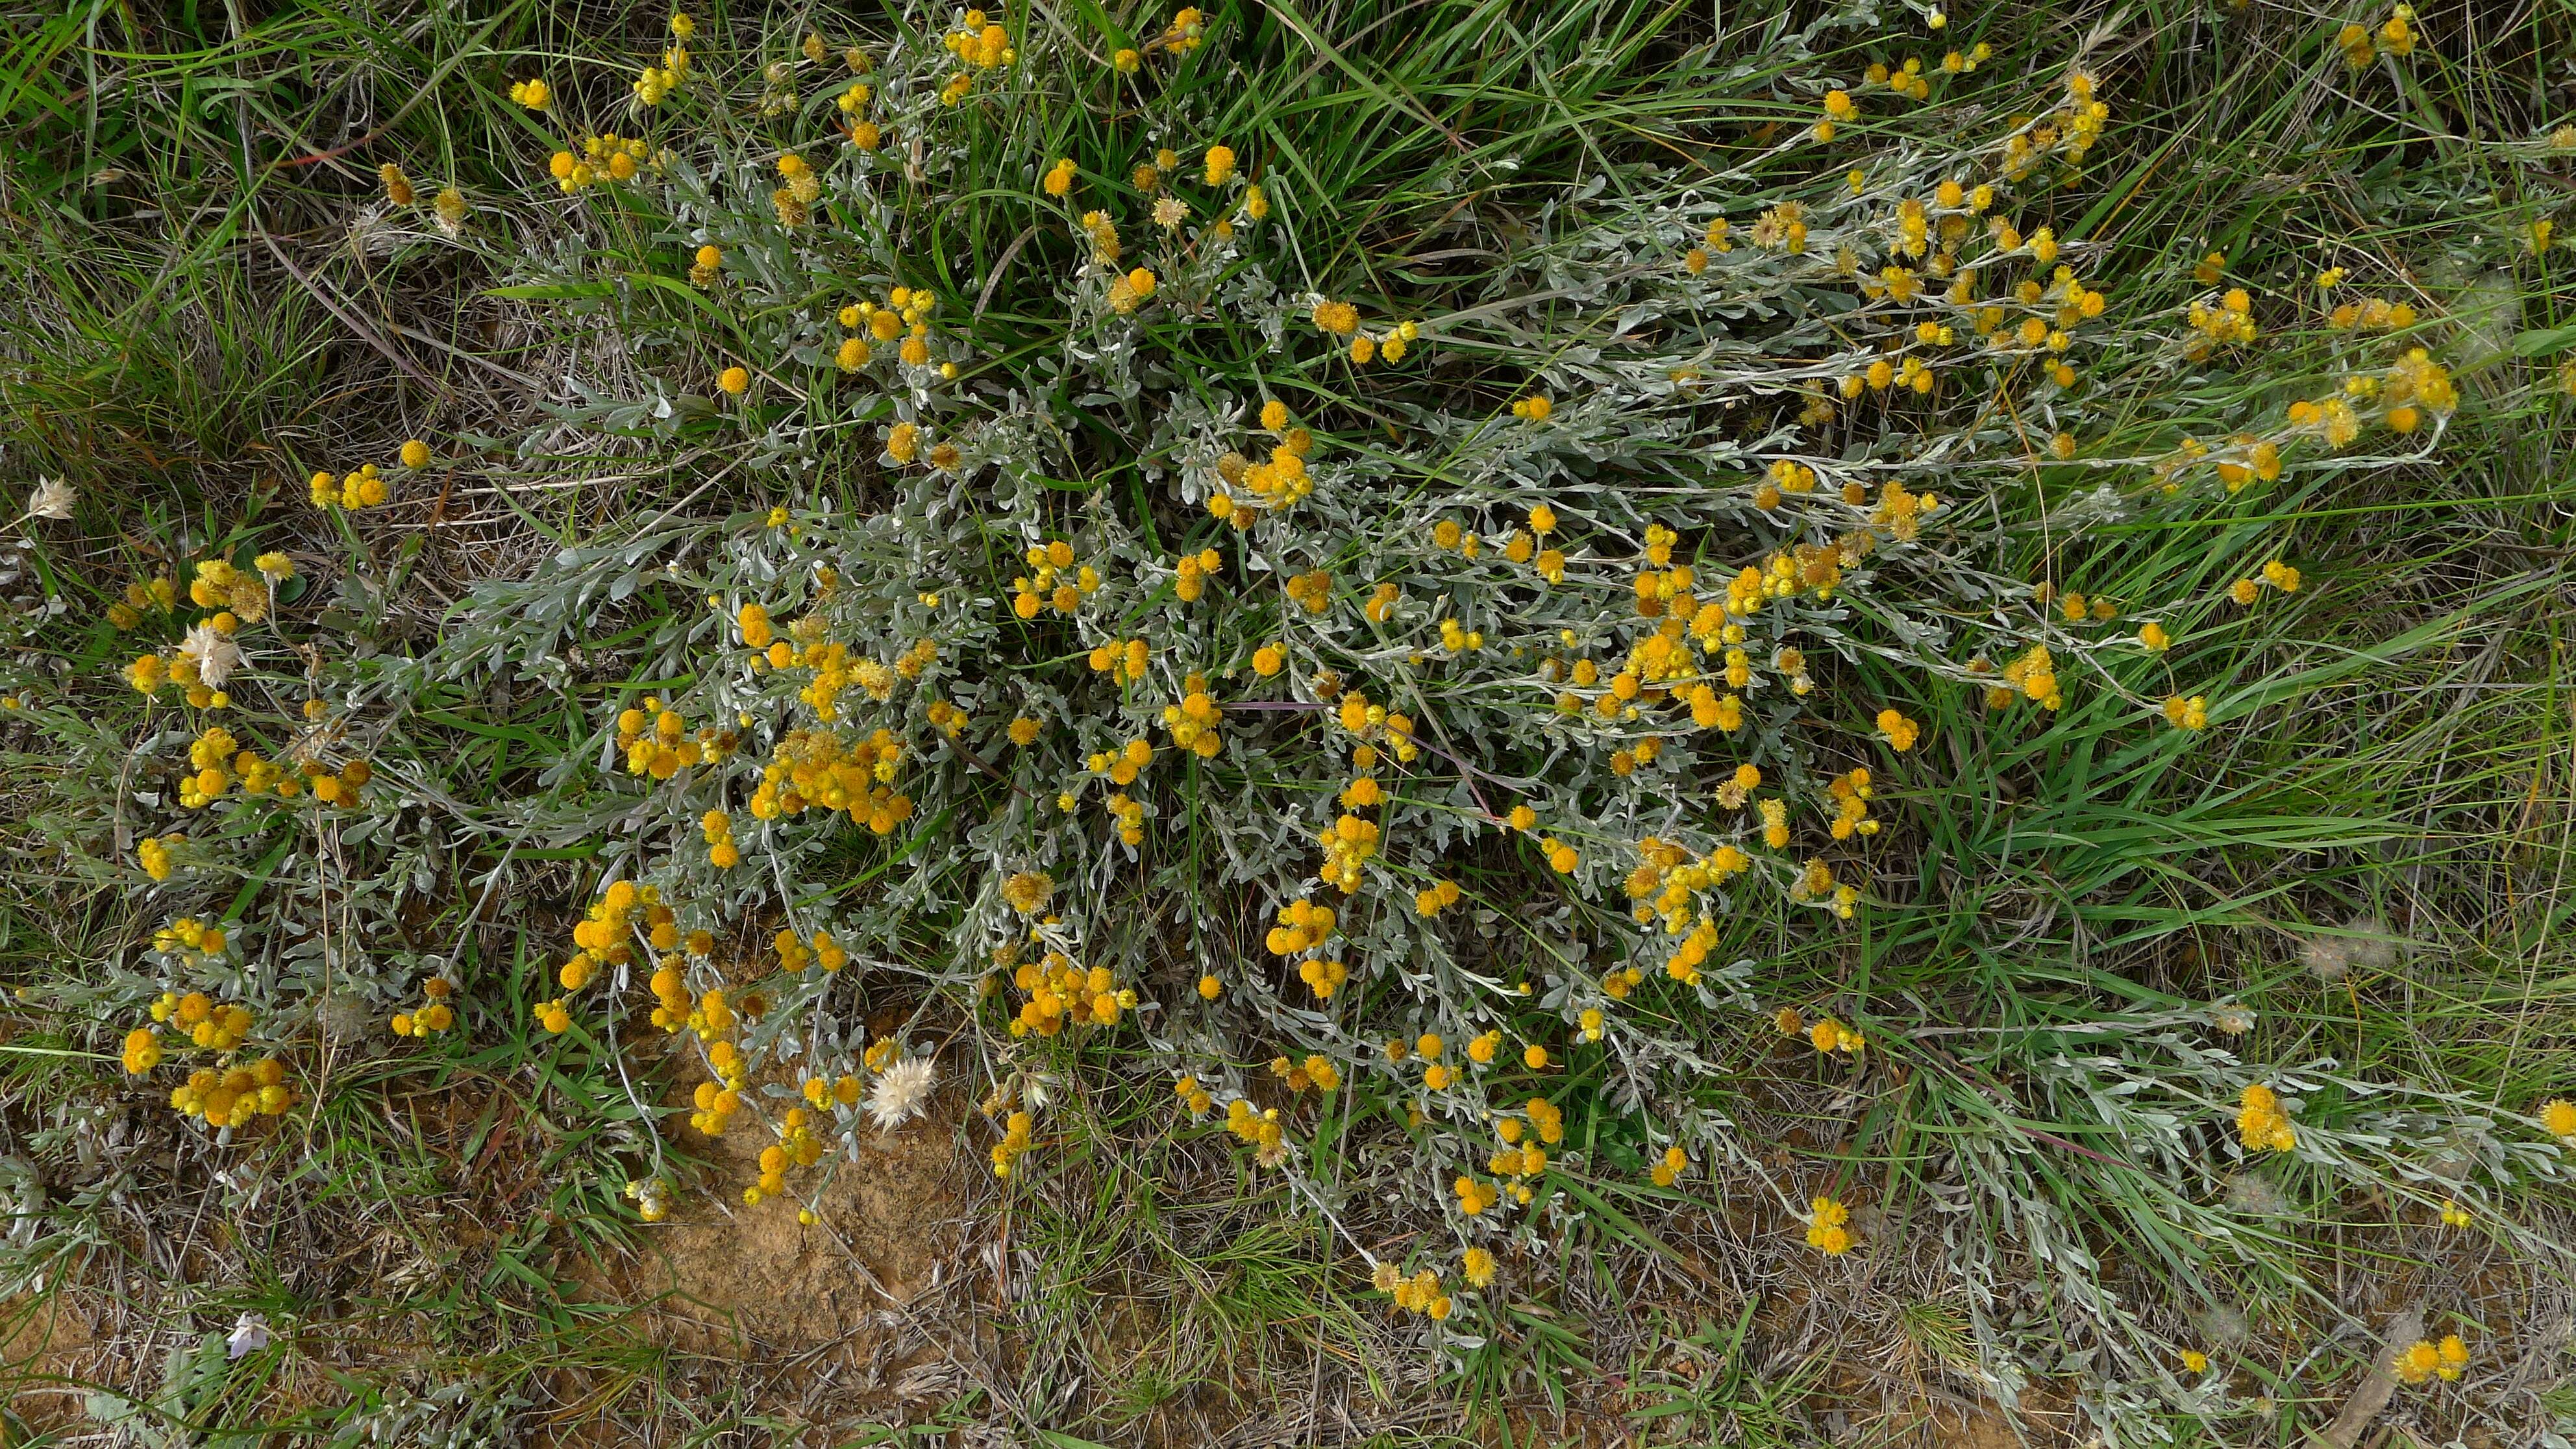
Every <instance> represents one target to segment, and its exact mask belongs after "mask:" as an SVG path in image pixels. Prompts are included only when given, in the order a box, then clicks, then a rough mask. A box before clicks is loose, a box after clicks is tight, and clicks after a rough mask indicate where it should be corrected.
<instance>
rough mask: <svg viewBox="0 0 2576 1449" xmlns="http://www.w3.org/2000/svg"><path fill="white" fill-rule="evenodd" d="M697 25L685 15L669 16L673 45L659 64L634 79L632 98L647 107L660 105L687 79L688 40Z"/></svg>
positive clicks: (695, 30) (666, 49)
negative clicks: (633, 96)
mask: <svg viewBox="0 0 2576 1449" xmlns="http://www.w3.org/2000/svg"><path fill="white" fill-rule="evenodd" d="M697 28H698V24H697V22H696V21H694V20H692V19H690V18H689V17H688V16H687V15H686V14H679V15H674V16H672V17H671V39H672V41H673V43H672V44H671V45H670V46H668V47H666V48H664V50H663V51H662V63H661V64H660V65H658V66H654V65H648V66H646V67H644V70H643V72H642V74H640V75H638V76H636V77H635V99H636V100H637V101H639V102H641V103H642V104H643V105H644V106H645V107H646V108H648V109H649V108H651V107H654V106H658V105H660V104H662V101H663V99H664V98H665V97H667V96H669V95H670V94H671V92H673V91H675V90H678V89H679V88H680V86H681V83H682V82H684V81H686V80H687V79H688V78H689V47H688V44H687V42H688V39H689V37H690V36H691V35H693V34H696V33H697Z"/></svg>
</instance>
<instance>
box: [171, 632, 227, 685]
mask: <svg viewBox="0 0 2576 1449" xmlns="http://www.w3.org/2000/svg"><path fill="white" fill-rule="evenodd" d="M179 654H180V657H181V658H184V659H190V660H193V661H195V662H196V666H197V678H198V679H199V680H201V681H202V682H203V683H204V684H205V686H206V687H207V688H208V689H221V688H223V687H224V681H225V680H227V679H230V678H232V675H233V670H235V669H237V668H239V667H240V665H241V661H242V652H241V646H240V645H238V644H235V643H234V642H233V641H232V636H231V635H229V634H225V633H223V632H221V631H220V630H218V629H216V628H215V626H214V625H213V624H212V623H199V624H197V625H195V626H193V627H191V628H190V629H189V630H188V637H187V638H185V639H182V640H180V641H179Z"/></svg>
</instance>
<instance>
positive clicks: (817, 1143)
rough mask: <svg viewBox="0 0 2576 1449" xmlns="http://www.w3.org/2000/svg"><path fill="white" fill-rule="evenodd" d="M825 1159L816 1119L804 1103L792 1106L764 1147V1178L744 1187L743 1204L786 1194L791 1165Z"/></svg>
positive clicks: (761, 1157)
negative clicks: (776, 1136) (774, 1138)
mask: <svg viewBox="0 0 2576 1449" xmlns="http://www.w3.org/2000/svg"><path fill="white" fill-rule="evenodd" d="M809 1085H810V1084H809ZM853 1085H854V1086H855V1083H853ZM822 1160H823V1139H822V1138H820V1137H817V1136H815V1135H814V1130H813V1123H812V1119H811V1118H809V1117H807V1116H806V1114H805V1109H804V1108H802V1107H790V1108H788V1109H787V1112H786V1115H785V1116H783V1117H782V1118H780V1119H779V1128H778V1140H777V1141H776V1142H773V1143H771V1144H770V1145H768V1146H767V1147H764V1148H762V1149H760V1180H759V1181H758V1182H756V1183H753V1184H752V1185H751V1186H749V1187H746V1188H744V1189H743V1190H742V1203H743V1206H745V1207H758V1206H760V1204H761V1203H762V1202H763V1201H765V1200H767V1199H769V1198H773V1197H779V1196H782V1195H784V1194H785V1193H786V1191H787V1169H789V1168H790V1167H812V1166H813V1165H814V1164H815V1163H817V1162H820V1161H822Z"/></svg>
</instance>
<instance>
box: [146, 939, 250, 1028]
mask: <svg viewBox="0 0 2576 1449" xmlns="http://www.w3.org/2000/svg"><path fill="white" fill-rule="evenodd" d="M224 946H225V936H224V930H223V927H221V926H211V925H208V924H206V923H205V922H204V921H200V920H198V919H197V918H196V917H194V916H181V917H180V918H179V919H177V920H175V921H172V922H171V923H170V924H168V925H166V926H163V927H162V928H161V929H159V930H157V931H154V932H153V933H152V949H153V950H155V951H161V952H165V953H168V954H170V955H187V954H193V955H197V956H202V957H205V958H208V959H210V960H211V959H212V958H214V957H217V956H221V955H223V954H224ZM163 1001H164V1003H165V1004H166V1005H167V1006H169V1007H170V1009H172V1010H178V1009H179V1007H180V1002H179V1001H178V1000H177V999H176V998H173V997H170V996H169V995H168V994H167V993H164V994H163ZM225 1009H226V1010H228V1011H230V1010H239V1009H240V1008H237V1007H227V1008H225ZM205 1011H206V1007H205V998H203V997H192V998H190V1002H189V1007H188V1010H187V1011H186V1012H185V1013H183V1014H182V1016H181V1018H180V1019H181V1020H182V1021H185V1022H190V1023H194V1022H198V1021H203V1020H205V1019H206V1016H205ZM155 1016H156V1018H159V1019H167V1018H166V1015H165V1014H163V1013H160V1012H156V1013H155ZM197 1045H199V1046H205V1045H207V1043H205V1042H199V1043H197Z"/></svg>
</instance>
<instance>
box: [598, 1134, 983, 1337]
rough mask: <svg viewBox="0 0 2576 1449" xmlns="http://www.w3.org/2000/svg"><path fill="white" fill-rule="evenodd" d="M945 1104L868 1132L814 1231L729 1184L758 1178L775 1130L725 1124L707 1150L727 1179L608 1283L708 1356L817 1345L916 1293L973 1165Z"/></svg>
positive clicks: (688, 1199) (689, 1205) (934, 1265)
mask: <svg viewBox="0 0 2576 1449" xmlns="http://www.w3.org/2000/svg"><path fill="white" fill-rule="evenodd" d="M946 1105H947V1106H948V1108H949V1110H947V1111H945V1112H934V1113H933V1115H931V1116H930V1117H928V1118H926V1119H921V1120H916V1121H914V1122H910V1123H907V1124H905V1125H904V1126H903V1127H902V1128H900V1129H898V1130H897V1131H895V1132H893V1133H889V1134H879V1133H877V1132H875V1131H873V1130H872V1129H862V1130H861V1132H860V1136H859V1160H858V1161H857V1162H854V1163H853V1162H843V1163H840V1164H839V1165H838V1166H837V1167H836V1168H834V1170H833V1176H832V1181H831V1185H830V1186H829V1187H827V1188H825V1189H823V1190H822V1191H821V1192H820V1193H818V1194H816V1195H814V1196H813V1197H812V1198H811V1204H812V1206H813V1208H814V1211H815V1213H816V1215H817V1216H818V1217H819V1218H820V1219H821V1221H820V1222H818V1223H817V1224H815V1225H814V1226H812V1227H807V1226H803V1225H801V1224H800V1223H799V1222H798V1221H797V1215H796V1213H797V1209H796V1204H795V1203H792V1202H784V1201H772V1202H766V1203H762V1204H761V1205H760V1206H758V1207H744V1206H743V1205H742V1204H741V1202H740V1201H739V1199H738V1198H734V1197H732V1196H731V1195H730V1193H731V1191H732V1189H731V1187H730V1184H736V1183H742V1182H748V1181H750V1180H751V1179H753V1178H754V1177H757V1176H758V1175H759V1166H758V1159H759V1156H760V1149H761V1148H762V1147H763V1146H765V1145H767V1140H766V1138H765V1137H763V1136H762V1135H760V1134H758V1133H756V1132H754V1131H746V1130H740V1129H737V1130H736V1131H733V1132H729V1133H727V1134H726V1135H725V1136H724V1137H722V1138H720V1139H717V1141H715V1142H714V1143H712V1144H710V1146H709V1148H708V1152H709V1155H710V1156H711V1157H712V1158H713V1159H714V1160H715V1162H716V1163H717V1164H719V1167H718V1174H717V1175H718V1177H719V1179H720V1181H721V1182H722V1183H724V1184H727V1185H728V1186H725V1187H720V1188H718V1190H717V1191H716V1192H710V1193H706V1194H700V1195H689V1196H684V1198H683V1201H682V1205H681V1206H680V1207H679V1208H677V1209H676V1210H675V1211H674V1212H673V1214H672V1217H671V1220H670V1221H669V1222H667V1223H664V1224H663V1225H662V1226H661V1227H659V1228H658V1229H655V1230H653V1231H651V1232H650V1233H648V1234H647V1235H646V1242H647V1245H648V1246H647V1252H648V1253H649V1254H651V1256H649V1257H648V1258H646V1259H645V1260H644V1261H642V1262H640V1263H634V1264H627V1265H611V1268H610V1271H609V1273H608V1274H607V1275H606V1278H607V1281H606V1286H610V1287H612V1288H614V1289H615V1290H616V1291H617V1294H618V1297H619V1300H620V1301H623V1302H628V1303H636V1304H647V1303H649V1304H651V1306H652V1311H653V1312H654V1314H655V1315H656V1316H657V1317H658V1318H659V1319H660V1320H661V1321H662V1322H664V1323H666V1324H668V1325H669V1326H670V1327H671V1328H672V1329H673V1331H674V1333H675V1334H676V1335H677V1336H676V1337H675V1338H674V1339H673V1346H675V1347H682V1348H686V1349H688V1350H690V1351H692V1352H700V1353H722V1352H729V1351H730V1352H742V1353H749V1352H760V1351H782V1350H783V1351H787V1352H799V1351H803V1350H808V1349H812V1348H814V1347H816V1346H818V1345H821V1344H826V1343H831V1342H834V1341H835V1340H838V1339H842V1338H844V1337H846V1336H848V1335H849V1334H850V1333H851V1332H852V1331H853V1329H854V1327H856V1326H859V1325H864V1324H865V1323H867V1322H868V1320H869V1319H870V1318H871V1317H872V1316H874V1315H877V1314H878V1313H879V1312H880V1311H881V1310H886V1309H893V1308H901V1307H903V1306H905V1305H907V1304H909V1303H911V1302H912V1301H913V1299H914V1298H915V1297H917V1296H918V1295H919V1294H920V1293H921V1292H922V1291H923V1290H924V1289H925V1288H927V1287H928V1286H930V1283H931V1281H932V1275H933V1273H934V1272H936V1271H937V1270H938V1268H939V1267H940V1266H941V1253H940V1249H939V1248H938V1246H937V1245H936V1241H935V1238H936V1234H935V1231H934V1230H935V1229H936V1228H937V1227H938V1226H939V1225H940V1224H942V1223H945V1222H947V1221H949V1220H950V1219H952V1218H954V1217H955V1216H956V1215H957V1212H958V1211H959V1209H960V1206H961V1204H962V1202H963V1201H964V1187H965V1183H964V1180H963V1173H964V1171H965V1170H966V1169H967V1168H969V1167H971V1166H972V1165H973V1164H972V1163H971V1162H970V1161H969V1160H968V1159H967V1158H966V1156H965V1155H964V1154H963V1153H962V1152H961V1151H960V1150H959V1149H958V1148H957V1147H956V1145H955V1143H956V1125H957V1116H956V1111H955V1107H954V1104H946ZM819 1171H820V1169H813V1170H809V1173H799V1174H797V1177H798V1178H800V1179H803V1178H805V1177H807V1176H809V1175H810V1174H819ZM799 1185H800V1186H802V1185H803V1183H802V1182H801V1181H800V1183H799ZM719 1194H724V1195H721V1196H720V1195H719Z"/></svg>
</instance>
